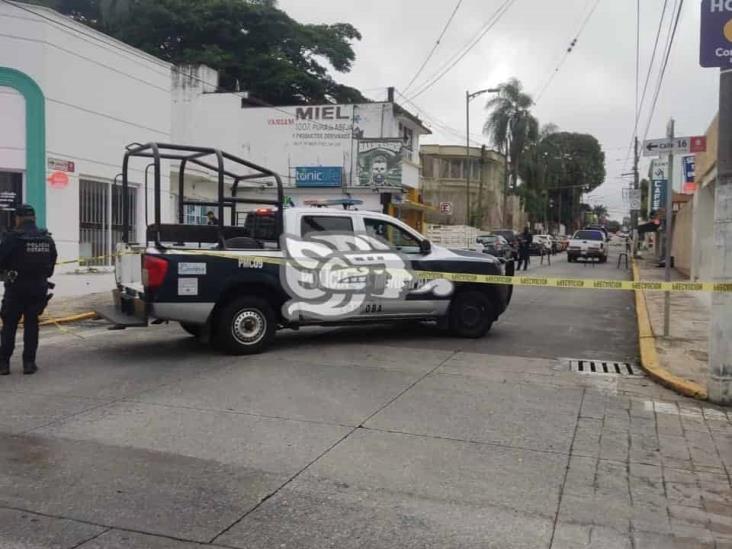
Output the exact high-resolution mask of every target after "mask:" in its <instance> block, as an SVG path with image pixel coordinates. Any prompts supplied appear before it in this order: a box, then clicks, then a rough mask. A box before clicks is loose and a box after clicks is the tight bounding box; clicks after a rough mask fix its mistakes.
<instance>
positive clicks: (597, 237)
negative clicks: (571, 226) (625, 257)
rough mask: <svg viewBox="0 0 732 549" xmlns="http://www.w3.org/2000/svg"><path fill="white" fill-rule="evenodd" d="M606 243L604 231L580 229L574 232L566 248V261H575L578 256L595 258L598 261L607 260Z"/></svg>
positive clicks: (603, 261) (604, 261)
mask: <svg viewBox="0 0 732 549" xmlns="http://www.w3.org/2000/svg"><path fill="white" fill-rule="evenodd" d="M607 253H608V243H607V241H606V239H605V233H603V232H602V231H600V230H594V229H593V230H585V229H583V230H581V231H577V232H575V233H574V235H573V236H572V240H570V241H569V248H567V261H568V262H569V263H571V262H572V261H577V259H578V258H580V257H581V258H583V259H597V260H598V261H599V262H600V263H606V262H607Z"/></svg>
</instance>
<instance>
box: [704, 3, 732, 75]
mask: <svg viewBox="0 0 732 549" xmlns="http://www.w3.org/2000/svg"><path fill="white" fill-rule="evenodd" d="M701 10H702V13H701V40H700V46H701V48H700V51H699V63H700V64H701V66H702V67H723V68H732V0H702V3H701Z"/></svg>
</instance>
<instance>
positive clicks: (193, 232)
mask: <svg viewBox="0 0 732 549" xmlns="http://www.w3.org/2000/svg"><path fill="white" fill-rule="evenodd" d="M132 158H147V159H152V162H151V163H150V166H152V167H153V172H154V174H153V175H154V177H153V212H154V215H153V223H152V224H151V225H149V226H148V227H146V234H145V237H146V240H147V242H146V244H147V243H149V242H151V241H152V242H154V243H155V246H156V247H158V248H162V247H163V244H162V243H163V242H165V241H169V242H181V243H185V242H201V243H202V242H206V243H218V244H220V245H222V246H225V243H226V242H227V241H231V240H232V239H243V238H249V237H251V236H252V235H250V234H248V233H247V231H246V230H245V228H244V227H237V221H238V215H237V214H238V213H241V212H237V205H239V204H252V205H256V206H258V207H261V206H271V207H273V213H274V217H275V223H276V232H277V234H278V235H279V234H282V231H283V204H284V190H283V187H282V179H281V178H280V176H279V174H277V173H275V172H273V171H272V170H268V169H267V168H263V167H261V166H258V165H257V164H254V163H252V162H249V161H248V160H244V159H242V158H239V157H237V156H234V155H232V154H229V153H226V152H224V151H221V150H219V149H214V148H209V147H196V146H188V145H173V144H166V143H146V144H140V143H132V144H130V145H127V147H126V151H125V154H124V159H123V162H122V241H123V242H124V243H125V244H130V211H129V195H128V189H129V174H128V171H129V165H130V159H132ZM162 160H171V161H179V162H180V163H179V166H178V212H177V213H178V216H177V217H178V223H177V224H175V223H173V224H171V223H163V222H162V219H161V207H162V206H161V205H162V196H161V195H162V184H161V181H162V174H161V161H162ZM190 165H194V166H197V167H199V168H203V169H204V170H207V171H208V172H212V173H213V174H214V175H215V177H216V183H217V197H216V199H215V200H214V199H212V200H193V199H187V198H186V196H185V178H186V167H188V166H190ZM172 167H173V166H171V168H172ZM227 180H228V182H229V183H230V185H227ZM267 187H269V188H274V190H276V198H274V199H272V198H252V197H251V196H240V195H239V193H240V192H241V191H244V190H260V191H261V190H264V189H266V188H267ZM227 188H228V189H230V192H229V193H227ZM145 196H146V198H147V188H146V189H145ZM190 205H198V206H210V207H212V208H215V209H216V212H217V215H216V217H217V220H218V223H217V224H216V225H213V226H202V225H190V224H186V223H185V207H186V206H190ZM146 207H147V206H146ZM227 209H228V210H229V216H230V217H229V219H230V224H229V225H226V224H225V222H224V221H225V218H226V210H227ZM146 213H147V212H146Z"/></svg>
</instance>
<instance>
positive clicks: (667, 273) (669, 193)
mask: <svg viewBox="0 0 732 549" xmlns="http://www.w3.org/2000/svg"><path fill="white" fill-rule="evenodd" d="M667 137H668V138H669V139H673V138H674V119H673V118H672V119H671V120H669V123H668V132H667ZM673 205H674V155H673V154H669V155H668V180H667V181H666V257H665V259H664V268H663V279H664V280H665V281H666V282H669V281H670V280H671V244H672V240H671V234H672V231H673V224H674V212H673ZM670 322H671V292H664V293H663V337H668V336H669V332H670Z"/></svg>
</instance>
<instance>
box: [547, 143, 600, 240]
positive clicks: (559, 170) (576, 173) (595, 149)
mask: <svg viewBox="0 0 732 549" xmlns="http://www.w3.org/2000/svg"><path fill="white" fill-rule="evenodd" d="M542 147H543V149H544V151H545V152H546V153H548V156H547V162H546V168H545V169H546V174H545V176H544V181H545V183H544V184H545V185H546V187H547V189H548V194H549V195H550V196H552V202H553V203H554V205H555V208H554V210H553V213H554V215H552V219H553V220H556V221H557V222H558V223H561V224H563V225H565V226H566V227H567V229H571V228H573V227H576V226H577V225H579V224H581V223H582V215H581V212H582V209H581V207H580V198H581V196H582V194H583V193H588V192H590V191H592V190H593V189H595V188H597V187H598V186H599V185H601V184H602V183H603V181H604V180H605V153H603V152H602V148H601V147H600V143H599V142H598V141H597V139H596V138H595V137H593V136H592V135H589V134H582V133H573V132H555V133H551V134H549V135H547V136H546V138H545V139H544V140H543V141H542Z"/></svg>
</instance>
